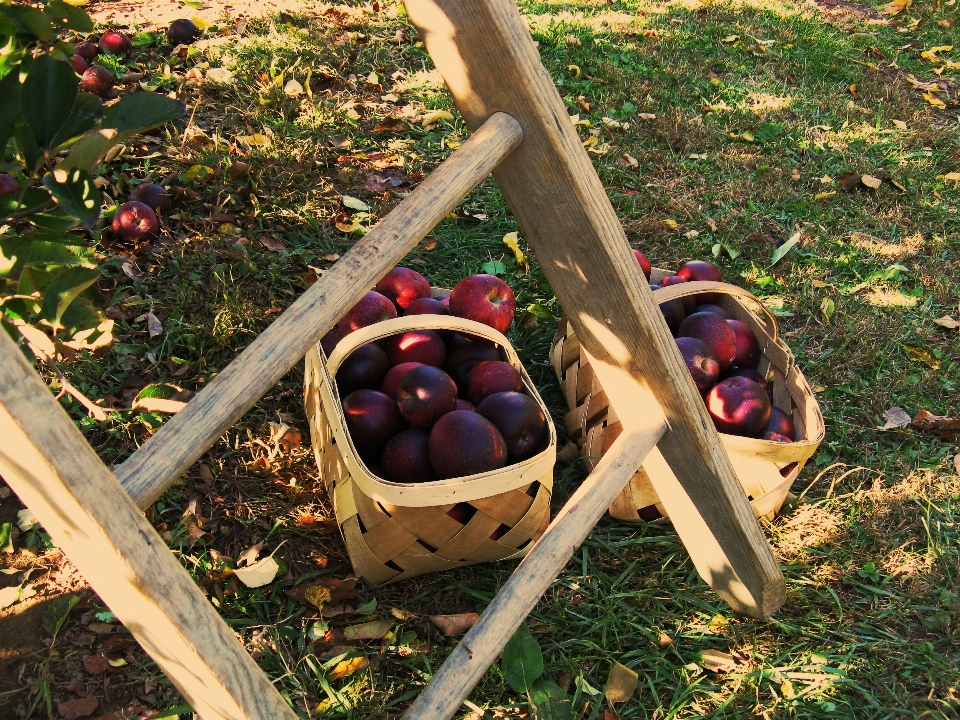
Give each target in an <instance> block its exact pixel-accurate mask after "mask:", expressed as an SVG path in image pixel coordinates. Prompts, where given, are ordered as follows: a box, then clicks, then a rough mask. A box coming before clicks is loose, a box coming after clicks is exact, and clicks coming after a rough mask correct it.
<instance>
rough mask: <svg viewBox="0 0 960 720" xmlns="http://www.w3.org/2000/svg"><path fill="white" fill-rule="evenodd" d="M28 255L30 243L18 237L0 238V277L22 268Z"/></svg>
mask: <svg viewBox="0 0 960 720" xmlns="http://www.w3.org/2000/svg"><path fill="white" fill-rule="evenodd" d="M29 254H30V241H29V240H27V239H26V238H24V237H21V236H19V235H15V236H10V237H0V277H4V276H5V275H9V274H10V273H12V272H14V270H19V269H20V268H21V267H23V266H24V264H25V263H26V260H27V256H29Z"/></svg>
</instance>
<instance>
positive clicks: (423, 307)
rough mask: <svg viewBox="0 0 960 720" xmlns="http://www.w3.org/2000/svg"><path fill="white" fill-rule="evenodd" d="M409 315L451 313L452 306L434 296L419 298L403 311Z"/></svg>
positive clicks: (405, 314)
mask: <svg viewBox="0 0 960 720" xmlns="http://www.w3.org/2000/svg"><path fill="white" fill-rule="evenodd" d="M403 314H404V316H407V315H449V314H450V308H449V307H448V306H446V305H444V304H443V303H442V302H440V301H439V300H434V299H433V298H417V299H416V300H414V301H413V302H411V303H410V304H409V305H407V309H406V310H404V311H403Z"/></svg>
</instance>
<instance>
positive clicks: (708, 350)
mask: <svg viewBox="0 0 960 720" xmlns="http://www.w3.org/2000/svg"><path fill="white" fill-rule="evenodd" d="M676 342H677V347H678V348H680V356H681V357H682V358H683V362H684V364H685V365H686V366H687V370H689V371H690V375H691V376H693V382H694V383H695V384H696V386H697V390H699V391H700V394H701V395H703V394H704V393H706V392H707V391H708V390H709V389H710V388H712V387H713V386H714V385H716V384H717V377H718V376H719V375H720V363H719V362H717V354H716V353H715V352H714V351H713V348H712V347H710V344H709V343H707V342H706V341H704V340H701V339H699V338H694V337H678V338H677V340H676Z"/></svg>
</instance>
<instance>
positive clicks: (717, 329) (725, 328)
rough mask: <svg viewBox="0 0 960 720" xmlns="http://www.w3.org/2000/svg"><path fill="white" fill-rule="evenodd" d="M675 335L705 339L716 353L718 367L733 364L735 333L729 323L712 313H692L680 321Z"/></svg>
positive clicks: (735, 351) (726, 366) (735, 345)
mask: <svg viewBox="0 0 960 720" xmlns="http://www.w3.org/2000/svg"><path fill="white" fill-rule="evenodd" d="M677 337H695V338H700V339H701V340H706V341H707V342H708V343H710V347H712V348H713V351H714V352H715V353H716V354H717V362H719V363H720V369H721V370H726V369H727V368H728V367H730V366H731V365H733V359H734V358H735V357H736V355H737V334H736V332H734V330H733V328H732V327H731V326H730V324H729V323H728V322H727V321H726V320H724V319H723V318H722V317H720V316H719V315H714V314H713V313H694V314H693V315H689V316H688V317H687V319H686V320H684V321H683V322H682V323H680V329H679V330H678V331H677Z"/></svg>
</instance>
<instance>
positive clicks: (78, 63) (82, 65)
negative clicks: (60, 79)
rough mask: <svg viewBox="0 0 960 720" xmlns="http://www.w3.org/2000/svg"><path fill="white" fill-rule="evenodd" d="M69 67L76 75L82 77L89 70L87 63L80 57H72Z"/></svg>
mask: <svg viewBox="0 0 960 720" xmlns="http://www.w3.org/2000/svg"><path fill="white" fill-rule="evenodd" d="M70 65H71V66H72V67H73V71H74V72H75V73H76V74H77V75H83V74H84V73H85V72H86V71H87V70H88V69H89V68H90V66H89V65H87V61H86V60H85V59H84V58H83V57H81V56H80V55H73V56H72V57H71V58H70Z"/></svg>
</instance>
